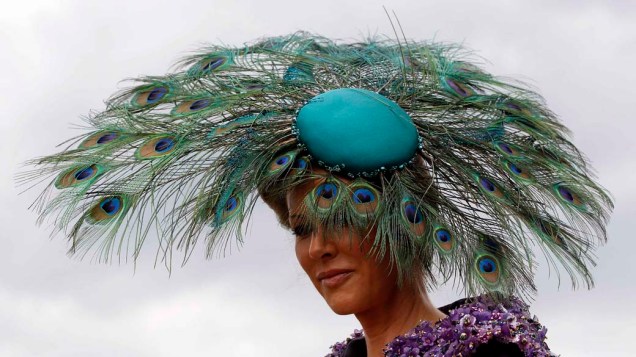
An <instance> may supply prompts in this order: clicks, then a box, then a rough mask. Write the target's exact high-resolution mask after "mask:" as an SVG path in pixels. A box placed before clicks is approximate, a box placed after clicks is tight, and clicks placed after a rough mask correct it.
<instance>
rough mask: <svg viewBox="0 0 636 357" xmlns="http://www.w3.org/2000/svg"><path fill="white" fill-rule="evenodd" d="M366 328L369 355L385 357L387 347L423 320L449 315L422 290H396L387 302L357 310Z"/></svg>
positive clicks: (363, 326)
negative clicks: (361, 310)
mask: <svg viewBox="0 0 636 357" xmlns="http://www.w3.org/2000/svg"><path fill="white" fill-rule="evenodd" d="M355 315H356V318H357V319H358V321H360V324H361V325H362V329H363V330H364V334H365V340H366V345H367V357H382V356H384V353H383V352H382V351H383V349H384V346H385V345H386V344H387V343H389V342H391V341H392V340H393V339H394V338H395V337H397V336H399V335H403V334H405V333H406V332H407V331H409V330H411V329H412V328H414V327H415V326H417V324H418V323H419V322H420V321H430V322H436V321H438V320H440V319H442V318H444V317H445V316H446V315H444V313H442V312H441V311H439V310H438V309H437V308H436V307H435V306H433V304H432V303H431V301H430V299H429V298H428V295H427V294H426V293H421V292H419V291H418V289H404V288H402V289H397V288H396V289H395V294H392V295H391V296H389V298H388V299H387V300H386V301H378V302H377V304H375V305H374V306H373V307H372V308H370V309H368V310H365V311H364V312H360V313H356V314H355Z"/></svg>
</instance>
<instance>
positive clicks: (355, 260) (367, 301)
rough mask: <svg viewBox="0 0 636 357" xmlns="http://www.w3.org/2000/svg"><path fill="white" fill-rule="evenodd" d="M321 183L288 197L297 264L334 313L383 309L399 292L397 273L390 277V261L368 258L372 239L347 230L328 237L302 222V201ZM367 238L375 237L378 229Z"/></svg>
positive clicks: (314, 183) (321, 230)
mask: <svg viewBox="0 0 636 357" xmlns="http://www.w3.org/2000/svg"><path fill="white" fill-rule="evenodd" d="M318 183H320V180H314V181H310V182H307V183H305V184H302V185H299V186H297V187H296V188H295V189H293V190H290V192H288V194H287V207H288V210H289V224H290V227H291V228H292V229H293V230H294V234H295V235H296V257H297V258H298V262H299V263H300V265H301V266H302V268H303V269H304V270H305V272H306V273H307V275H308V276H309V279H310V280H311V282H312V283H313V284H314V286H315V287H316V289H317V290H318V292H319V293H320V295H322V297H323V298H324V299H325V301H326V302H327V304H328V305H329V306H330V307H331V309H332V310H333V311H334V312H335V313H337V314H340V315H346V314H352V313H361V312H364V311H366V310H369V309H371V308H373V307H375V306H378V305H383V304H384V303H385V302H387V301H388V300H389V299H390V297H391V296H392V295H393V294H394V293H395V292H396V289H397V274H396V272H395V269H391V272H390V273H389V266H390V265H389V263H388V257H387V258H386V259H383V260H382V261H378V260H376V259H375V258H374V257H373V255H371V256H367V253H368V252H369V249H370V246H371V244H370V242H369V241H370V239H366V240H364V239H363V238H364V236H365V235H364V234H363V233H361V232H358V231H357V230H348V229H346V228H345V229H343V230H341V231H340V232H339V234H338V235H339V236H329V235H328V234H326V233H325V231H324V230H323V228H322V227H320V226H319V225H316V224H306V220H304V219H302V218H301V212H303V209H302V205H303V200H304V198H305V196H306V194H307V193H308V192H310V190H311V189H312V188H313V187H314V186H315V185H317V184H318ZM368 237H369V238H372V237H375V229H371V230H370V231H369V235H368ZM361 242H363V243H362V244H360V243H361Z"/></svg>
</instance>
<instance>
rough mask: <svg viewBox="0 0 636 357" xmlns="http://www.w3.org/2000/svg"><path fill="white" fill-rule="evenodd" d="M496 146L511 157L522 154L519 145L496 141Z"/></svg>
mask: <svg viewBox="0 0 636 357" xmlns="http://www.w3.org/2000/svg"><path fill="white" fill-rule="evenodd" d="M495 148H496V149H497V151H499V152H500V153H502V154H504V155H505V156H509V157H520V156H521V151H520V150H519V148H518V147H517V146H515V145H512V144H508V143H504V142H503V141H497V142H495Z"/></svg>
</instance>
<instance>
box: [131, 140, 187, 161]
mask: <svg viewBox="0 0 636 357" xmlns="http://www.w3.org/2000/svg"><path fill="white" fill-rule="evenodd" d="M176 148H177V141H176V139H175V137H174V136H172V135H161V136H155V137H153V138H150V139H149V140H146V142H145V143H143V144H142V145H141V146H140V147H139V148H138V149H137V151H136V152H135V157H137V158H138V159H140V160H146V159H155V158H159V157H163V156H166V155H168V154H170V153H172V152H173V151H174V150H175V149H176Z"/></svg>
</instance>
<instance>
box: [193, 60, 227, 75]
mask: <svg viewBox="0 0 636 357" xmlns="http://www.w3.org/2000/svg"><path fill="white" fill-rule="evenodd" d="M225 61H226V59H225V58H224V57H211V58H208V59H205V60H203V61H202V62H201V63H200V64H199V66H201V72H204V73H209V72H212V71H214V70H215V69H217V68H219V67H221V66H222V65H223V64H224V63H225Z"/></svg>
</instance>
